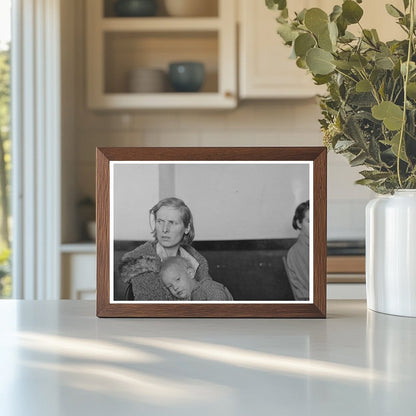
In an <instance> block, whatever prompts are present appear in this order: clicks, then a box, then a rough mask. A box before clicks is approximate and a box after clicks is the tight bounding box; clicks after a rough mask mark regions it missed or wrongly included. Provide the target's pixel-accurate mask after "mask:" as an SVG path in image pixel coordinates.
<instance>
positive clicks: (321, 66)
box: [306, 48, 335, 75]
mask: <svg viewBox="0 0 416 416" xmlns="http://www.w3.org/2000/svg"><path fill="white" fill-rule="evenodd" d="M333 59H334V57H333V56H332V54H331V53H329V52H327V51H324V50H323V49H320V48H313V49H309V51H308V53H307V54H306V64H307V65H308V68H309V70H310V71H311V72H312V73H313V74H314V75H316V74H319V75H326V74H330V73H331V72H332V71H333V70H334V69H335V65H334V64H333V63H332V61H333Z"/></svg>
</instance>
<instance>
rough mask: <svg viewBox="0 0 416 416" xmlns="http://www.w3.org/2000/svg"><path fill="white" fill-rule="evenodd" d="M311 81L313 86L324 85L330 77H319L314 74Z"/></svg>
mask: <svg viewBox="0 0 416 416" xmlns="http://www.w3.org/2000/svg"><path fill="white" fill-rule="evenodd" d="M313 80H314V82H315V85H324V84H327V83H329V82H330V81H331V75H319V74H315V75H314V76H313Z"/></svg>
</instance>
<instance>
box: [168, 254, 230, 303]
mask: <svg viewBox="0 0 416 416" xmlns="http://www.w3.org/2000/svg"><path fill="white" fill-rule="evenodd" d="M160 278H161V280H162V282H163V284H164V285H165V286H166V287H167V288H168V290H169V291H170V293H171V294H172V295H173V296H174V297H175V298H177V299H180V300H220V301H229V300H233V297H232V296H231V293H230V292H229V290H228V289H227V288H226V287H225V286H223V285H222V284H221V283H219V282H216V281H215V280H212V279H204V280H202V281H197V280H195V279H194V278H193V269H192V267H191V265H190V264H189V263H188V261H187V260H186V259H184V258H183V257H179V256H176V257H168V258H167V259H166V260H165V261H164V262H163V263H162V266H161V269H160Z"/></svg>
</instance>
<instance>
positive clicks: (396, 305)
mask: <svg viewBox="0 0 416 416" xmlns="http://www.w3.org/2000/svg"><path fill="white" fill-rule="evenodd" d="M366 282H367V306H368V308H369V309H372V310H374V311H376V312H383V313H388V314H392V315H401V316H412V317H416V190H414V189H410V190H407V189H406V190H397V191H396V192H395V193H394V195H390V196H379V197H378V198H376V199H373V200H372V201H370V202H369V203H368V204H367V208H366Z"/></svg>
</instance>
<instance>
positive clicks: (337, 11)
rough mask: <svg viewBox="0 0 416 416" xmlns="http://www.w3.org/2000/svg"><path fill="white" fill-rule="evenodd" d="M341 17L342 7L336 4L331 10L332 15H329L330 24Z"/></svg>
mask: <svg viewBox="0 0 416 416" xmlns="http://www.w3.org/2000/svg"><path fill="white" fill-rule="evenodd" d="M341 15H342V7H341V6H339V5H338V4H336V5H335V6H334V8H333V9H332V13H331V14H330V15H329V20H330V21H331V22H335V21H336V20H337V19H338V17H340V16H341Z"/></svg>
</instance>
